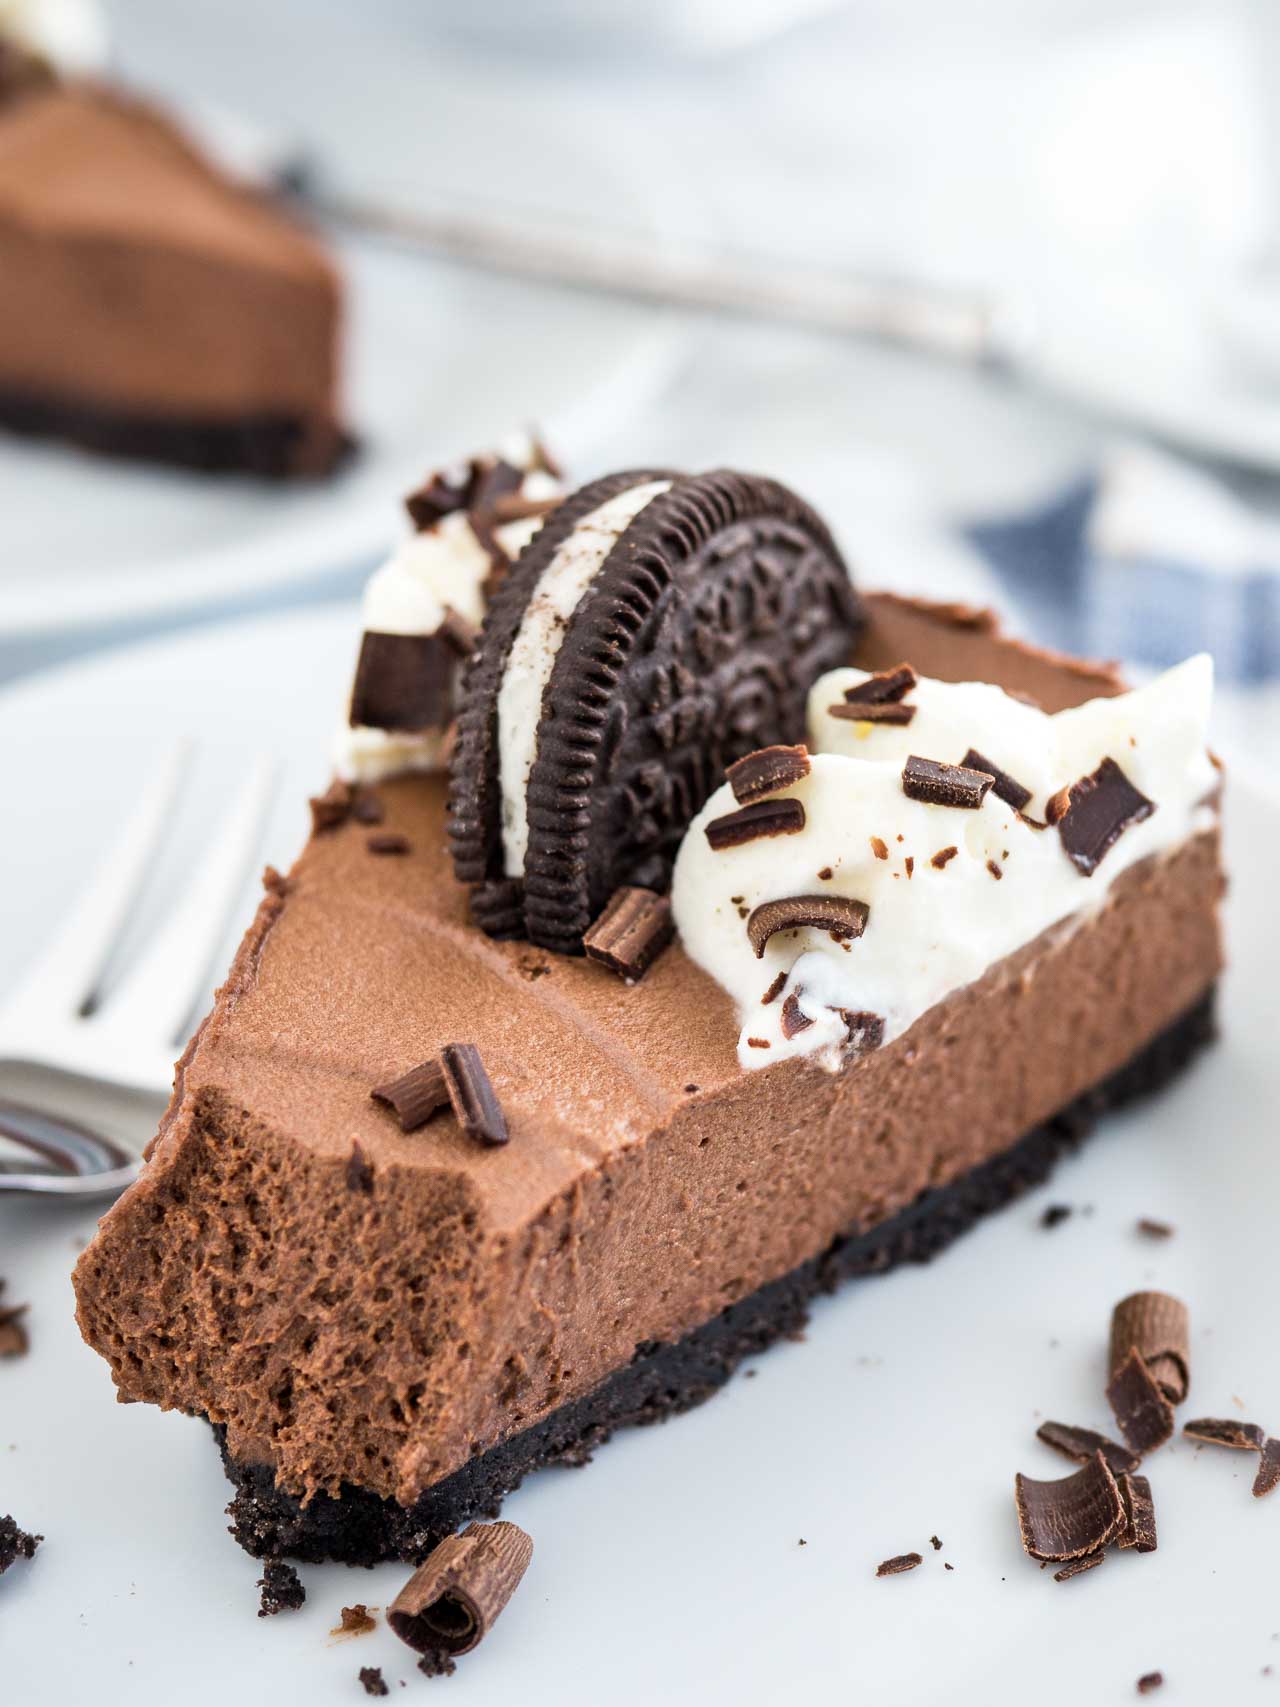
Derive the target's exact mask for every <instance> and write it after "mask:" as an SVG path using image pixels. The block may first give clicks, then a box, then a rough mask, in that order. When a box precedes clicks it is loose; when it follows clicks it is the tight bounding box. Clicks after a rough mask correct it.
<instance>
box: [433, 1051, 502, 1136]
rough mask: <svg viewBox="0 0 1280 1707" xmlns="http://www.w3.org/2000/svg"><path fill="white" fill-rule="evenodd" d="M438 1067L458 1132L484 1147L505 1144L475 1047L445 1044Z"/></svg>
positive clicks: (498, 1112) (499, 1111) (496, 1107)
mask: <svg viewBox="0 0 1280 1707" xmlns="http://www.w3.org/2000/svg"><path fill="white" fill-rule="evenodd" d="M440 1065H441V1067H442V1069H443V1071H444V1082H445V1087H446V1089H447V1090H448V1092H449V1101H450V1102H451V1103H452V1104H453V1112H454V1114H455V1115H456V1116H457V1120H458V1125H459V1126H461V1128H462V1130H463V1131H464V1132H467V1133H469V1134H470V1135H471V1136H472V1137H473V1138H478V1139H479V1140H480V1141H481V1142H482V1143H484V1144H505V1143H506V1142H507V1140H508V1138H509V1137H510V1136H511V1135H510V1133H509V1132H508V1131H507V1123H506V1121H505V1120H504V1119H503V1115H502V1109H501V1107H500V1106H499V1104H498V1099H497V1096H496V1095H495V1094H494V1089H493V1084H492V1082H491V1081H490V1078H489V1075H488V1073H487V1072H486V1071H485V1066H484V1062H483V1061H482V1060H481V1059H480V1051H479V1050H478V1049H477V1048H476V1046H475V1044H474V1043H446V1044H445V1046H444V1048H443V1049H442V1050H441V1051H440Z"/></svg>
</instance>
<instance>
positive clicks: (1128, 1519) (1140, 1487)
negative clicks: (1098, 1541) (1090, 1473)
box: [1116, 1472, 1156, 1553]
mask: <svg viewBox="0 0 1280 1707" xmlns="http://www.w3.org/2000/svg"><path fill="white" fill-rule="evenodd" d="M1116 1480H1117V1482H1118V1483H1119V1486H1120V1498H1121V1499H1122V1500H1123V1501H1124V1528H1123V1529H1122V1530H1121V1531H1120V1534H1119V1537H1118V1541H1119V1545H1120V1546H1121V1548H1132V1549H1133V1550H1134V1552H1136V1553H1154V1552H1155V1550H1156V1507H1155V1501H1154V1500H1153V1499H1152V1498H1151V1483H1150V1482H1149V1481H1148V1480H1147V1478H1146V1477H1145V1476H1135V1475H1134V1474H1133V1473H1132V1472H1130V1473H1128V1474H1126V1475H1123V1476H1118V1477H1117V1478H1116Z"/></svg>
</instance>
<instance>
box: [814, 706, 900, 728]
mask: <svg viewBox="0 0 1280 1707" xmlns="http://www.w3.org/2000/svg"><path fill="white" fill-rule="evenodd" d="M915 714H916V708H915V706H914V705H894V704H892V703H890V704H888V705H877V704H876V703H875V702H874V701H873V700H860V701H859V702H858V703H857V704H855V705H847V704H845V705H829V706H828V707H827V715H828V716H829V717H835V718H838V719H839V721H840V722H842V723H889V724H894V725H896V726H897V727H899V728H905V727H906V725H907V724H908V723H910V722H911V719H912V718H913V717H914V716H915Z"/></svg>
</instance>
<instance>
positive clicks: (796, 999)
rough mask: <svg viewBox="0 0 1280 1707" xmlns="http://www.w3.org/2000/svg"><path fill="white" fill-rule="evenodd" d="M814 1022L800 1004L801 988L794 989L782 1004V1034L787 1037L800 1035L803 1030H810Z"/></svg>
mask: <svg viewBox="0 0 1280 1707" xmlns="http://www.w3.org/2000/svg"><path fill="white" fill-rule="evenodd" d="M812 1024H813V1021H812V1020H811V1019H810V1018H809V1016H808V1014H807V1013H805V1011H804V1009H803V1008H802V1007H801V1006H800V992H799V990H792V992H791V994H790V995H789V996H788V997H787V999H786V1001H785V1002H783V1004H782V1035H783V1036H784V1037H787V1038H790V1037H798V1036H799V1034H800V1033H801V1032H802V1031H808V1029H809V1027H810V1026H811V1025H812Z"/></svg>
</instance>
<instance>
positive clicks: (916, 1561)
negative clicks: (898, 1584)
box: [876, 1553, 924, 1577]
mask: <svg viewBox="0 0 1280 1707" xmlns="http://www.w3.org/2000/svg"><path fill="white" fill-rule="evenodd" d="M923 1563H924V1560H923V1559H922V1558H921V1557H920V1555H919V1553H896V1554H895V1555H894V1556H893V1558H892V1559H884V1560H882V1561H881V1563H880V1564H878V1565H877V1566H876V1575H877V1576H878V1577H900V1576H901V1575H902V1573H903V1572H904V1571H914V1570H915V1568H916V1566H917V1565H922V1564H923Z"/></svg>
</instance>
